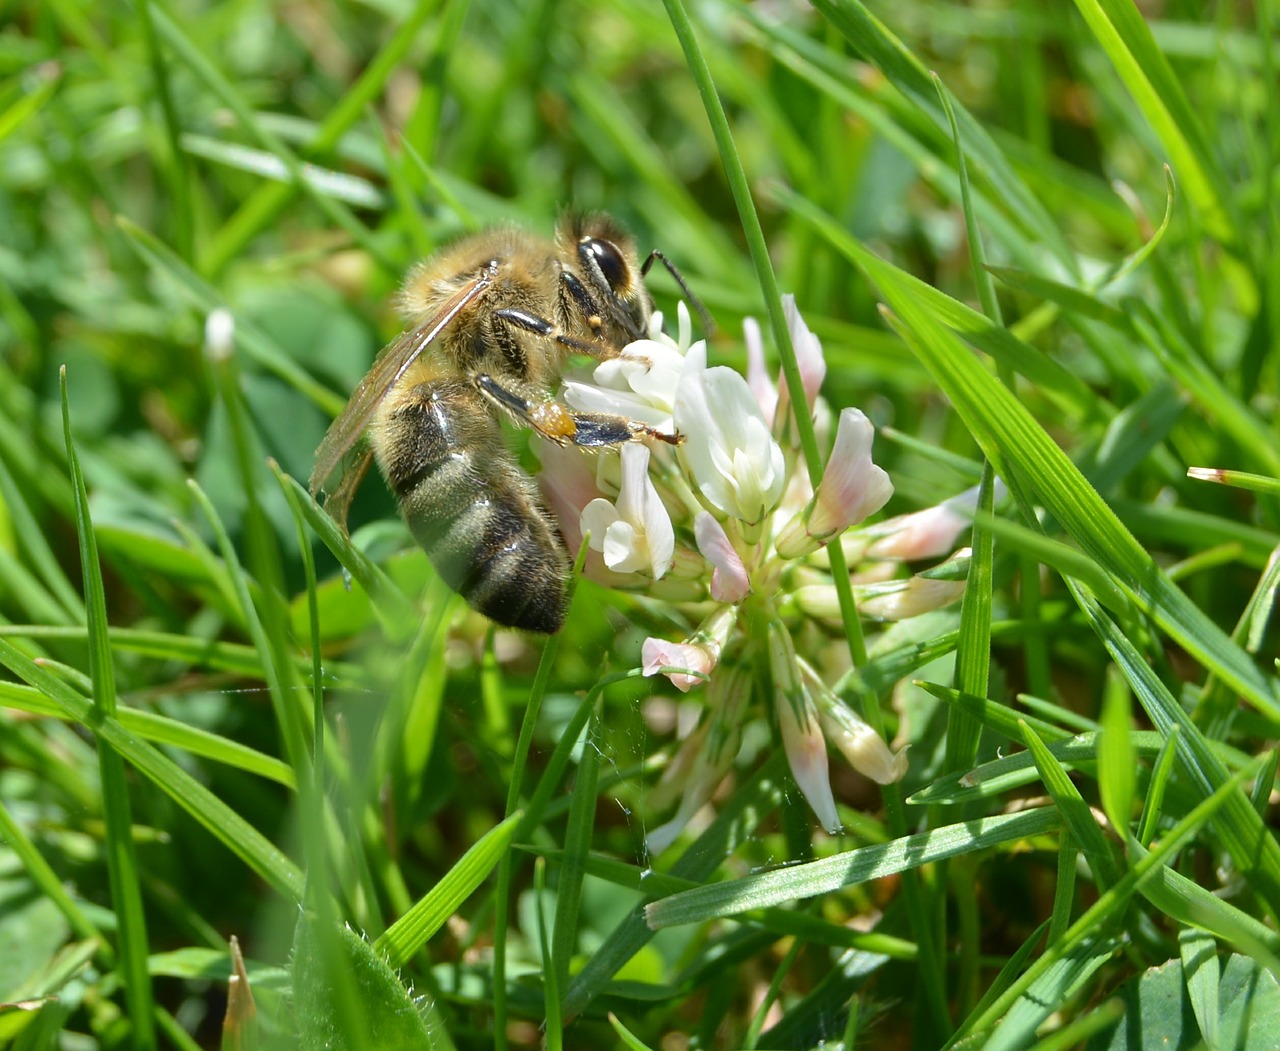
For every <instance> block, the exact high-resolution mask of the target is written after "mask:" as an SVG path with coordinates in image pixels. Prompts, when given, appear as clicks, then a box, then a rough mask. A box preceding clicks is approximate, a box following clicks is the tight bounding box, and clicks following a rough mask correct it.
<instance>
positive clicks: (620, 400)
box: [564, 303, 707, 431]
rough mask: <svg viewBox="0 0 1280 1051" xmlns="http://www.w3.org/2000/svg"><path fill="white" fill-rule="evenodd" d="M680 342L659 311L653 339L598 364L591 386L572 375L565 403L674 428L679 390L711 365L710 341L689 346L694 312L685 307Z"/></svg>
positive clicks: (682, 307)
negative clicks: (668, 330) (667, 331)
mask: <svg viewBox="0 0 1280 1051" xmlns="http://www.w3.org/2000/svg"><path fill="white" fill-rule="evenodd" d="M679 315H680V338H679V339H678V340H676V339H672V338H671V337H670V336H668V335H666V334H665V333H664V332H663V331H662V330H661V327H660V326H661V324H662V315H661V314H660V313H655V314H654V315H653V317H654V318H655V319H656V325H655V324H654V323H653V322H652V321H651V323H650V326H649V336H648V338H646V339H638V340H636V341H635V342H634V343H629V344H627V346H625V347H623V348H622V352H621V353H620V354H619V355H618V356H617V357H616V358H609V359H607V360H605V361H602V362H600V363H599V364H598V365H596V367H595V369H594V370H593V371H592V373H591V382H589V383H588V382H586V381H584V380H580V379H575V378H573V377H572V376H570V377H566V378H565V381H564V400H565V401H566V402H567V403H568V404H569V405H570V406H571V407H572V408H575V409H581V410H583V411H585V412H603V413H613V414H615V415H618V416H625V417H627V418H628V419H633V420H639V421H640V422H642V423H647V424H649V425H650V426H651V427H655V428H657V429H658V430H662V431H669V430H671V429H672V426H673V425H672V420H671V414H672V409H673V408H674V406H675V399H676V392H677V391H678V390H679V389H680V385H681V384H682V383H683V382H684V381H685V379H686V378H687V377H688V376H690V375H692V374H694V373H696V372H699V371H701V370H703V369H705V368H706V367H707V343H706V340H698V342H697V343H694V344H690V343H689V311H688V309H687V308H686V307H685V305H684V304H683V303H681V304H680V310H679Z"/></svg>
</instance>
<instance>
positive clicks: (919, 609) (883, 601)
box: [854, 576, 964, 620]
mask: <svg viewBox="0 0 1280 1051" xmlns="http://www.w3.org/2000/svg"><path fill="white" fill-rule="evenodd" d="M854 590H855V592H856V594H857V596H858V609H859V611H860V612H861V613H862V614H863V615H864V616H867V617H871V618H872V619H873V620H906V619H907V618H909V617H918V616H920V614H922V613H928V612H929V611H930V610H935V609H941V608H942V607H943V606H949V605H951V603H953V602H957V601H959V599H960V596H961V595H963V594H964V581H963V580H935V579H932V578H930V577H920V576H915V577H908V578H907V579H906V580H893V581H890V582H889V583H887V584H870V585H868V586H866V587H861V588H855V589H854Z"/></svg>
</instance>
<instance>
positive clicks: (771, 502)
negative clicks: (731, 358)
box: [674, 365, 787, 524]
mask: <svg viewBox="0 0 1280 1051" xmlns="http://www.w3.org/2000/svg"><path fill="white" fill-rule="evenodd" d="M674 420H675V426H676V430H677V431H679V433H681V434H683V435H684V438H685V441H684V444H683V445H682V446H681V447H680V455H681V458H682V460H683V462H684V463H685V465H686V466H687V467H688V470H689V472H690V473H691V474H692V475H693V479H694V481H695V483H696V484H697V489H698V492H699V493H700V494H701V496H702V497H703V498H704V499H705V500H706V501H707V502H708V503H709V504H710V505H711V506H712V507H714V508H715V509H716V510H718V511H720V512H721V513H723V514H726V515H729V516H731V517H733V518H737V519H739V520H741V521H743V522H747V523H751V524H754V523H757V522H760V521H761V520H762V519H763V518H764V516H765V515H766V514H768V513H769V512H770V511H772V510H773V508H774V507H775V506H776V505H777V503H778V500H779V499H780V498H781V496H782V491H783V489H784V488H785V486H786V483H787V465H786V459H785V457H784V456H783V454H782V448H781V447H780V446H779V445H778V443H777V442H775V441H774V440H773V436H772V435H771V434H770V433H769V425H768V424H767V423H765V420H764V416H763V414H762V413H761V411H760V406H759V404H757V402H756V400H755V398H754V397H753V396H752V394H751V388H750V387H748V386H747V381H746V380H745V379H743V378H742V376H741V375H740V374H739V373H737V372H734V371H733V369H730V368H726V367H725V366H723V365H720V366H716V367H715V368H710V369H706V370H705V371H702V372H698V373H695V374H694V375H692V376H690V377H687V378H686V379H685V380H683V381H682V382H681V385H680V389H679V391H677V393H676V402H675V412H674Z"/></svg>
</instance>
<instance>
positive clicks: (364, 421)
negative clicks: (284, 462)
mask: <svg viewBox="0 0 1280 1051" xmlns="http://www.w3.org/2000/svg"><path fill="white" fill-rule="evenodd" d="M496 274H497V264H496V263H491V264H489V266H487V267H486V268H485V269H484V270H483V271H482V272H481V273H479V274H478V275H477V276H476V277H475V279H474V280H472V281H470V282H468V283H467V284H466V285H464V286H463V287H462V288H460V289H459V290H458V291H457V292H455V293H454V295H453V296H452V297H451V298H450V299H449V300H448V301H447V302H446V303H445V304H444V305H443V306H442V307H441V308H440V310H439V311H437V313H436V314H435V316H434V317H432V318H431V319H430V320H429V321H427V322H426V323H425V324H423V325H419V326H417V327H416V328H413V329H410V330H407V331H405V332H402V333H401V334H400V335H399V336H397V337H396V338H395V339H394V340H393V341H392V342H391V343H390V345H388V347H387V349H386V350H384V351H383V352H382V354H381V355H379V357H378V359H377V361H375V362H374V363H373V367H372V368H371V369H370V370H369V372H368V374H367V375H366V376H365V378H364V379H362V380H361V381H360V385H359V386H358V387H356V389H355V392H354V393H353V394H352V395H351V400H350V401H349V402H347V407H346V408H345V409H343V410H342V412H341V413H340V414H339V415H338V418H337V419H335V420H334V421H333V423H331V424H330V425H329V429H328V430H327V431H326V432H325V436H324V439H323V440H322V441H321V442H320V448H318V449H317V450H316V465H315V468H314V469H313V470H312V472H311V478H310V480H309V481H308V482H307V487H308V488H309V489H310V490H311V495H312V496H315V495H316V493H318V492H319V491H320V489H321V488H322V487H323V486H324V484H325V482H327V481H328V480H329V476H330V475H332V474H333V472H334V471H335V470H336V469H337V467H338V465H339V464H340V463H341V462H342V459H343V457H344V456H346V455H347V453H348V452H350V450H351V448H352V446H354V445H355V444H356V442H358V441H359V440H360V436H361V435H362V434H363V433H364V429H365V427H367V426H368V425H369V420H370V419H371V418H372V416H373V412H374V410H375V409H376V408H377V407H378V403H379V402H380V401H382V399H383V397H384V396H385V395H386V393H387V391H389V390H391V388H392V387H394V386H395V385H396V384H397V383H399V382H400V380H401V378H402V377H403V376H404V374H405V372H407V371H408V369H409V366H410V365H412V364H413V363H414V362H415V361H417V360H418V356H419V355H420V354H421V353H422V352H423V351H424V350H426V349H427V347H429V346H430V345H431V343H432V342H433V341H434V340H435V339H436V338H437V337H438V336H439V335H440V333H441V332H442V331H443V330H444V327H445V326H446V325H448V324H449V322H451V321H452V320H453V319H454V318H456V317H457V316H458V314H459V313H460V312H461V311H462V310H463V309H464V308H465V307H466V306H467V305H468V304H470V303H473V302H475V300H477V299H478V298H479V297H480V296H482V295H483V294H484V293H485V290H486V289H488V288H489V286H490V285H492V284H493V279H494V276H495V275H496ZM354 466H355V467H356V468H358V469H359V476H357V477H356V478H354V479H353V480H352V481H351V482H350V483H348V480H347V478H346V477H345V475H344V477H343V479H342V481H340V482H339V483H338V490H339V491H341V492H343V493H344V494H345V495H346V498H347V500H348V501H349V500H350V497H351V494H352V493H353V492H354V490H355V486H356V485H358V484H359V481H360V476H363V474H364V472H365V471H366V470H368V467H369V458H368V457H362V458H361V459H360V460H358V461H357V463H356V464H355V465H354ZM346 473H352V472H346Z"/></svg>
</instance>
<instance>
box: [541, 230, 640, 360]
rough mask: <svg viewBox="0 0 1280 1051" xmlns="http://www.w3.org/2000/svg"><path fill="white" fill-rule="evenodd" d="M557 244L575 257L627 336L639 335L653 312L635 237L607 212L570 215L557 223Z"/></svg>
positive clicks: (581, 271)
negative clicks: (558, 233)
mask: <svg viewBox="0 0 1280 1051" xmlns="http://www.w3.org/2000/svg"><path fill="white" fill-rule="evenodd" d="M560 244H561V247H562V249H563V250H564V251H565V253H566V254H567V255H569V256H570V257H571V258H573V259H574V260H575V262H576V263H577V266H578V269H579V271H580V273H581V275H582V277H583V278H584V279H585V281H586V284H587V286H588V287H589V289H590V290H591V292H592V294H593V296H594V297H596V298H598V299H599V301H600V302H601V305H602V308H603V310H604V311H605V312H606V313H607V314H609V315H611V316H612V317H613V318H614V320H615V322H616V323H617V324H619V325H620V326H621V327H622V328H623V329H624V330H625V332H626V334H627V336H628V337H629V338H633V339H634V338H636V337H638V336H640V335H642V334H643V333H644V331H645V328H646V327H647V325H648V322H649V315H650V314H651V313H652V312H653V300H652V299H650V297H649V291H648V289H646V288H645V287H644V279H643V274H642V273H641V270H640V266H639V263H638V261H637V259H636V248H635V241H634V240H633V239H632V237H631V235H630V234H628V233H627V231H626V230H624V229H623V228H622V226H620V225H619V224H618V222H617V221H616V220H614V219H613V218H611V217H610V216H607V215H602V214H600V213H598V212H597V213H592V214H589V215H570V216H568V217H566V219H565V220H564V221H563V223H562V224H561V227H560Z"/></svg>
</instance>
